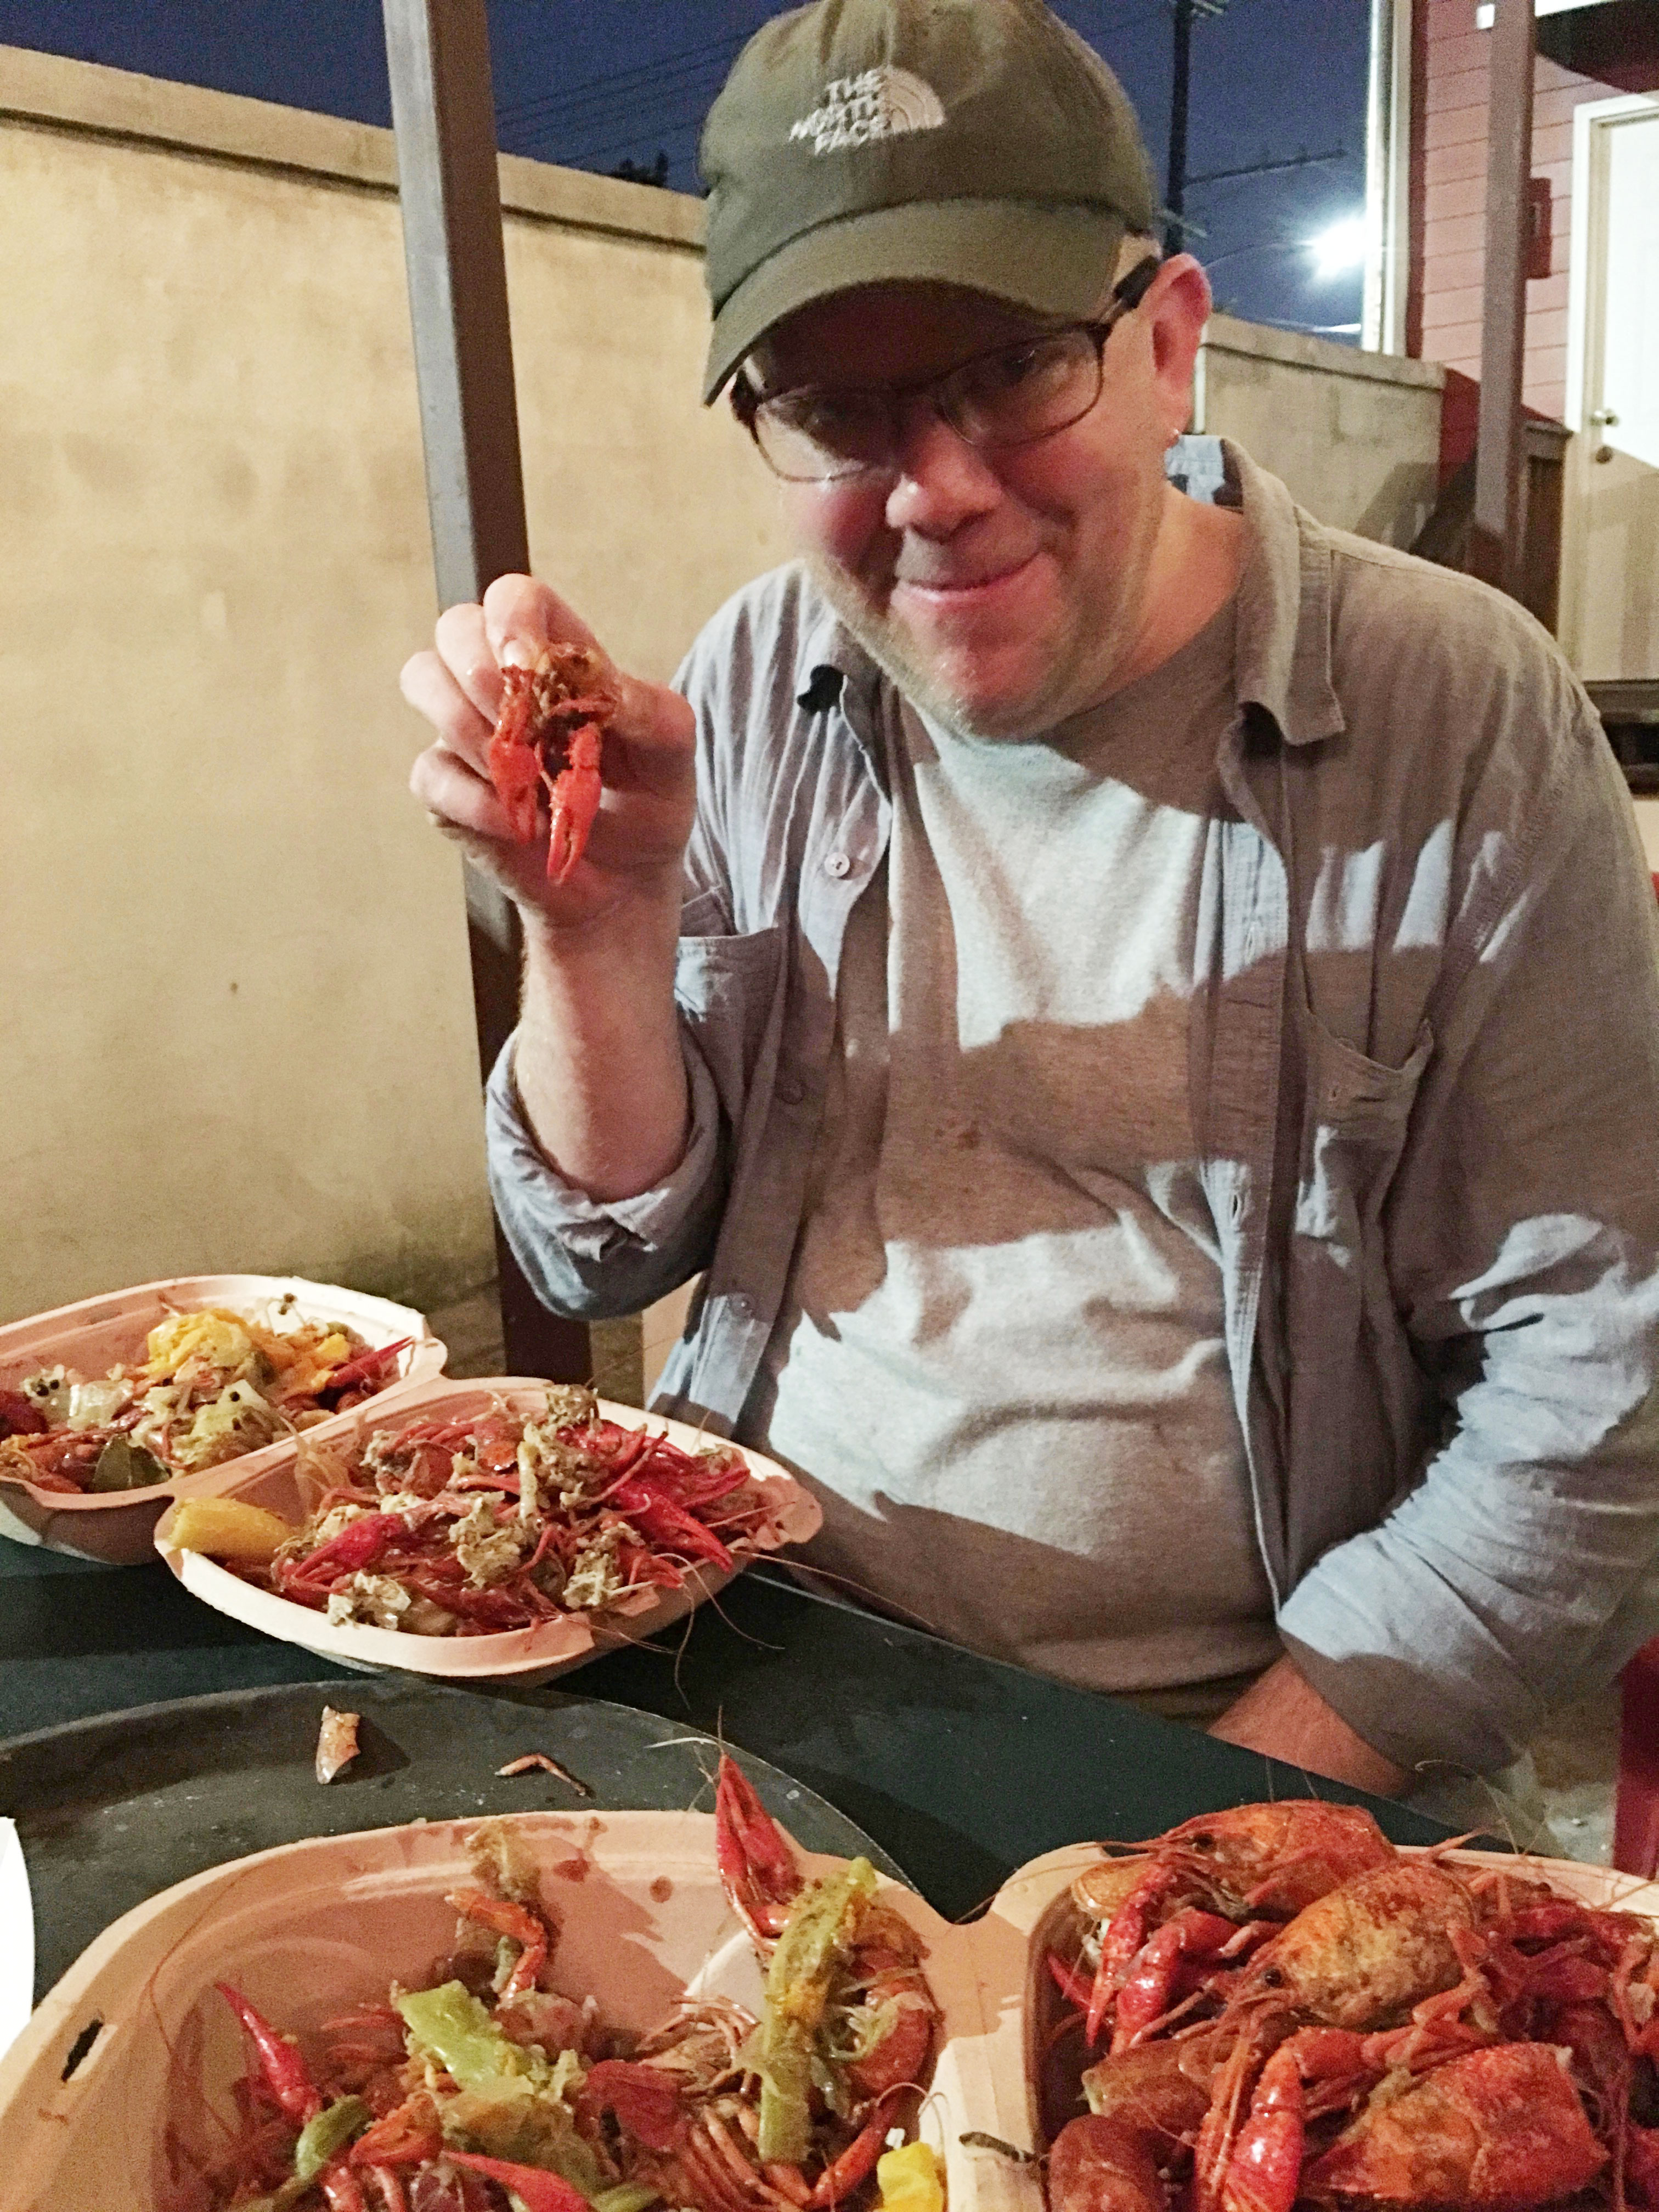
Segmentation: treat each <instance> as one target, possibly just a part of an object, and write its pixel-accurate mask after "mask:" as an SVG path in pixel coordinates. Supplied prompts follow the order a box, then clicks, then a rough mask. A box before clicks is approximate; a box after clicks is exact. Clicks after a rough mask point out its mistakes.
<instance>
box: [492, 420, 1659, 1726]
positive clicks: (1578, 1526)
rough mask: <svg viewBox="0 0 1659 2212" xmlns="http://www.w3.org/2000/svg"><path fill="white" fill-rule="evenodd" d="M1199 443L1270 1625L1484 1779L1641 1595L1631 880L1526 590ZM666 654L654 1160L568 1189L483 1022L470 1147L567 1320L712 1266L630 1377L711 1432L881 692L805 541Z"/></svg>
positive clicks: (1244, 1328)
mask: <svg viewBox="0 0 1659 2212" xmlns="http://www.w3.org/2000/svg"><path fill="white" fill-rule="evenodd" d="M1226 458H1227V465H1228V471H1229V476H1230V478H1231V482H1232V483H1234V484H1235V485H1236V486H1237V490H1238V495H1239V496H1240V497H1241V500H1242V505H1243V513H1244V520H1245V524H1246V528H1247V532H1248V539H1249V551H1248V557H1247V560H1246V564H1245V569H1244V574H1243V580H1242V583H1241V586H1240V592H1239V602H1238V622H1237V702H1238V711H1237V719H1236V720H1235V721H1234V723H1233V725H1232V726H1231V730H1230V731H1229V732H1228V734H1227V737H1226V739H1225V743H1224V744H1223V747H1222V750H1221V754H1220V757H1219V761H1218V771H1219V775H1220V777H1221V781H1222V785H1223V788H1224V790H1225V793H1226V797H1227V799H1228V802H1229V811H1226V812H1225V814H1224V816H1223V817H1222V818H1220V819H1219V820H1218V821H1217V822H1215V823H1213V824H1212V829H1211V831H1210V835H1209V841H1208V846H1207V849H1206V859H1205V865H1204V873H1203V884H1202V890H1201V896H1200V925H1199V929H1200V973H1201V976H1202V978H1203V981H1202V984H1201V987H1200V990H1199V992H1198V994H1197V995H1196V996H1195V998H1194V1004H1193V1019H1192V1022H1191V1025H1190V1033H1189V1054H1190V1068H1189V1077H1190V1085H1191V1098H1192V1110H1193V1122H1194V1132H1195V1135H1196V1139H1197V1145H1198V1153H1199V1164H1200V1176H1201V1179H1202V1182H1203V1184H1204V1188H1205V1192H1206V1196H1207V1198H1208V1200H1209V1203H1210V1206H1211V1209H1212V1214H1213V1217H1214V1219H1215V1222H1216V1225H1217V1230H1218V1237H1219V1242H1220V1248H1221V1255H1222V1265H1223V1276H1224V1290H1225V1329H1226V1340H1227V1352H1228V1360H1229V1365H1230V1368H1231V1376H1232V1386H1233V1396H1234V1401H1235V1404H1236V1406H1237V1411H1238V1416H1239V1420H1240V1424H1241V1426H1242V1428H1243V1433H1244V1438H1245V1445H1246V1450H1247V1454H1248V1458H1249V1476H1250V1484H1251V1491H1252V1495H1253V1498H1254V1502H1255V1534H1256V1541H1257V1542H1258V1544H1259V1545H1260V1547H1261V1557H1262V1560H1263V1563H1264V1565H1265V1567H1266V1569H1267V1578H1268V1581H1269V1583H1270V1585H1271V1588H1272V1590H1273V1601H1274V1607H1275V1611H1276V1614H1277V1618H1278V1623H1279V1632H1280V1634H1281V1636H1282V1638H1283V1639H1284V1642H1285V1647H1286V1649H1287V1650H1289V1651H1290V1652H1291V1655H1292V1656H1294V1658H1295V1659H1296V1661H1297V1665H1298V1666H1299V1667H1300V1668H1301V1669H1302V1670H1303V1672H1304V1674H1306V1675H1307V1677H1308V1679H1309V1680H1310V1681H1311V1682H1312V1683H1313V1685H1314V1686H1315V1687H1316V1689H1317V1690H1318V1691H1319V1692H1321V1694H1322V1695H1323V1696H1324V1697H1325V1698H1326V1699H1328V1701H1329V1703H1330V1704H1331V1705H1334V1707H1335V1708H1336V1710H1337V1711H1339V1712H1340V1713H1341V1714H1342V1715H1343V1716H1344V1717H1345V1718H1346V1720H1347V1721H1348V1722H1349V1723H1351V1724H1352V1726H1353V1727H1354V1728H1355V1729H1358V1732H1359V1733H1360V1734H1361V1735H1363V1736H1364V1737H1365V1738H1366V1739H1367V1740H1368V1741H1370V1742H1371V1743H1372V1744H1374V1745H1375V1746H1376V1747H1377V1748H1378V1749H1379V1750H1380V1751H1382V1752H1383V1753H1386V1754H1388V1755H1389V1756H1391V1757H1393V1758H1394V1759H1396V1760H1398V1761H1400V1762H1401V1763H1403V1764H1411V1763H1413V1762H1414V1761H1418V1760H1421V1759H1425V1758H1438V1759H1447V1760H1450V1761H1453V1762H1455V1763H1457V1764H1460V1765H1468V1766H1474V1767H1477V1768H1490V1767H1492V1766H1496V1765H1500V1764H1501V1763H1502V1762H1504V1760H1505V1759H1509V1758H1510V1757H1512V1756H1513V1755H1514V1753H1516V1750H1518V1749H1519V1748H1520V1747H1521V1746H1522V1745H1523V1744H1524V1742H1525V1741H1526V1740H1527V1738H1528V1735H1530V1734H1531V1733H1532V1731H1533V1729H1534V1726H1535V1724H1536V1723H1537V1720H1538V1718H1539V1717H1540V1715H1541V1711H1543V1709H1544V1708H1545V1707H1546V1706H1547V1705H1548V1704H1549V1703H1550V1702H1552V1701H1553V1699H1556V1698H1558V1697H1560V1696H1562V1695H1565V1694H1569V1693H1571V1691H1572V1690H1573V1689H1574V1688H1576V1687H1577V1685H1578V1683H1579V1682H1580V1681H1581V1680H1590V1679H1593V1678H1595V1677H1596V1676H1598V1675H1599V1676H1601V1678H1605V1677H1607V1676H1608V1675H1610V1674H1612V1673H1613V1671H1614V1670H1615V1669H1616V1668H1617V1667H1618V1666H1619V1665H1620V1664H1621V1663H1622V1662H1623V1660H1624V1659H1625V1658H1626V1656H1628V1654H1629V1653H1630V1652H1631V1651H1632V1650H1633V1649H1634V1648H1635V1647H1636V1645H1637V1644H1639V1643H1640V1642H1642V1641H1644V1639H1645V1638H1647V1637H1648V1636H1650V1635H1651V1634H1653V1633H1654V1632H1656V1630H1659V1575H1656V1574H1655V1572H1654V1571H1653V1569H1654V1563H1655V1560H1656V1556H1659V1391H1656V1387H1655V1386H1656V1381H1659V960H1656V951H1659V927H1656V917H1655V908H1654V900H1653V896H1652V892H1651V890H1650V885H1649V881H1648V878H1647V875H1646V872H1645V869H1644V863H1643V860H1642V857H1641V854H1640V850H1639V847H1638V841H1637V837H1636V833H1635V826H1634V823H1633V821H1632V816H1631V811H1630V806H1629V802H1628V799H1627V798H1626V794H1625V791H1624V787H1623V784H1622V781H1621V779H1620V775H1619V772H1618V770H1617V768H1616V766H1615V764H1614V763H1613V757H1612V755H1611V752H1610V750H1609V749H1608V747H1607V744H1606V742H1605V740H1604V738H1603V737H1602V735H1601V730H1600V727H1599V726H1598V725H1597V723H1596V720H1595V715H1594V714H1593V713H1592V711H1591V709H1590V708H1589V704H1588V702H1586V700H1585V698H1584V696H1583V692H1582V691H1581V690H1580V689H1579V687H1578V685H1577V684H1576V683H1575V681H1574V679H1573V678H1572V676H1571V672H1570V671H1568V669H1567V668H1566V666H1565V663H1564V662H1563V661H1562V659H1561V657H1560V655H1559V653H1557V651H1556V650H1555V648H1554V647H1553V644H1552V643H1551V641H1549V639H1548V638H1547V636H1546V635H1544V633H1543V632H1542V631H1541V629H1539V628H1538V627H1537V625H1536V624H1535V623H1534V622H1533V621H1532V620H1531V618H1530V617H1528V616H1527V615H1526V614H1525V613H1524V612H1522V611H1521V610H1520V609H1519V608H1518V607H1517V606H1516V605H1514V604H1513V603H1512V602H1511V601H1510V600H1508V599H1503V598H1501V597H1499V596H1498V595H1497V594H1496V593H1494V592H1490V591H1488V590H1486V588H1485V587H1484V586H1480V585H1479V584H1476V583H1474V582H1472V581H1470V580H1468V579H1466V578H1463V577H1461V576H1457V575H1454V574H1449V573H1448V572H1446V571H1444V570H1441V569H1437V568H1428V567H1425V565H1423V564H1422V563H1420V562H1413V561H1412V560H1410V559H1408V558H1407V557H1406V556H1403V555H1401V554H1398V553H1395V552H1393V551H1391V550H1389V549H1388V548H1386V547H1383V546H1379V545H1374V544H1369V543H1367V542H1365V541H1363V540H1360V539H1358V538H1350V537H1347V536H1345V535H1343V534H1342V533H1340V532H1333V531H1328V530H1326V529H1324V528H1322V526H1320V525H1319V524H1317V523H1316V522H1314V521H1313V520H1311V519H1310V517H1309V516H1307V515H1305V514H1304V513H1300V512H1299V511H1298V510H1297V508H1296V507H1294V506H1293V505H1292V503H1291V499H1290V497H1289V495H1288V494H1287V493H1286V492H1285V489H1284V487H1283V486H1282V485H1281V484H1279V483H1278V482H1277V481H1276V480H1275V479H1273V477H1268V476H1267V475H1265V474H1264V473H1263V472H1262V471H1260V470H1258V469H1256V468H1255V467H1254V466H1253V465H1252V464H1251V463H1250V462H1249V460H1248V459H1246V458H1245V457H1244V456H1243V454H1242V453H1238V452H1237V450H1236V449H1234V448H1231V447H1229V448H1228V449H1227V456H1226ZM681 687H682V689H683V690H684V691H685V693H686V695H687V696H688V697H689V698H690V700H691V702H692V703H693V705H694V706H695V707H696V710H697V716H698V723H699V729H700V745H701V751H700V757H699V808H698V817H697V823H696V829H695V831H694V834H693V837H692V841H691V845H690V851H689V854H688V859H687V870H688V883H687V896H686V902H685V907H684V918H683V921H682V932H683V934H682V939H681V944H680V953H679V967H678V985H677V989H678V1002H679V1008H680V1014H681V1024H682V1034H683V1036H684V1047H685V1054H686V1060H687V1066H688V1068H689V1071H690V1082H691V1094H692V1105H693V1125H692V1133H691V1138H690V1146H689V1148H688V1151H687V1153H686V1156H685V1158H684V1161H683V1163H682V1164H681V1166H680V1167H679V1169H678V1170H677V1171H676V1173H675V1174H674V1175H673V1176H671V1178H670V1180H669V1181H668V1182H666V1183H665V1184H664V1185H663V1186H662V1187H661V1188H659V1189H656V1190H653V1191H649V1192H647V1193H646V1194H643V1195H642V1196H641V1197H639V1198H636V1199H633V1200H628V1201H626V1202H624V1203H622V1204H619V1205H613V1206H596V1205H594V1204H593V1203H592V1201H590V1200H587V1199H586V1198H585V1197H584V1196H583V1195H582V1194H580V1193H579V1192H576V1191H574V1190H573V1189H571V1188H569V1186H568V1185H567V1184H565V1183H564V1182H562V1180H561V1179H560V1178H559V1177H558V1176H556V1174H555V1173H554V1171H553V1170H551V1169H550V1167H549V1166H548V1164H547V1163H546V1162H545V1161H544V1159H543V1158H541V1157H540V1155H539V1153H538V1152H537V1149H536V1147H535V1145H534V1143H533V1140H532V1138H531V1136H530V1134H529V1133H528V1131H527V1130H526V1127H525V1124H524V1122H523V1120H522V1117H521V1115H520V1112H519V1110H518V1108H517V1104H516V1101H515V1098H514V1096H513V1088H512V1084H511V1080H510V1076H509V1074H508V1072H507V1066H508V1063H507V1056H506V1055H504V1056H503V1060H502V1064H501V1066H499V1067H498V1068H497V1070H496V1073H495V1078H494V1079H493V1080H492V1082H491V1085H490V1087H489V1101H488V1120H489V1159H490V1170H491V1179H492V1184H493V1187H494V1189H495V1198H496V1203H497V1206H498V1207H499V1209H500V1211H501V1218H502V1221H503V1224H504V1225H505V1227H506V1230H507V1235H508V1237H509V1238H510V1239H511V1241H512V1243H513V1249H514V1250H515V1251H516V1253H517V1254H518V1256H519V1258H520V1262H521V1264H522V1265H523V1267H524V1268H525V1271H526V1274H527V1275H528V1277H529V1279H530V1280H531V1282H532V1284H533V1285H535V1287H536V1288H537V1290H538V1292H539V1294H540V1295H541V1296H542V1297H544V1299H545V1300H546V1302H547V1304H549V1305H550V1306H551V1307H553V1308H554V1309H556V1310H558V1311H561V1312H564V1313H569V1314H575V1315H580V1316H590V1317H593V1316H605V1315H610V1314H620V1313H627V1312H630V1311H634V1310H638V1309H639V1308H641V1307H642V1306H644V1305H646V1304H648V1303H650V1302H651V1301H652V1300H653V1299H654V1298H657V1297H661V1296H662V1295H663V1294H664V1293H665V1292H666V1291H670V1290H671V1289H672V1288H674V1287H675V1286H676V1285H678V1284H680V1283H682V1282H684V1281H685V1280H686V1279H688V1278H689V1277H690V1276H691V1275H693V1274H695V1273H697V1272H698V1271H699V1270H705V1271H706V1280H705V1284H704V1286H703V1290H702V1297H701V1299H700V1301H699V1304H698V1307H697V1310H696V1316H695V1321H694V1323H693V1326H692V1327H691V1328H690V1331H689V1332H688V1334H687V1336H686V1338H685V1340H684V1341H683V1342H682V1343H681V1344H680V1345H679V1346H678V1348H677V1349H676V1351H675V1352H674V1354H673V1356H672V1358H671V1361H670V1364H669V1366H668V1368H667V1370H665V1374H664V1376H663V1382H662V1388H661V1390H660V1392H659V1397H658V1401H657V1403H658V1406H659V1409H660V1410H661V1411H663V1412H665V1413H673V1414H675V1415H678V1417H679V1418H681V1419H691V1420H702V1421H704V1422H706V1423H707V1424H708V1425H709V1426H710V1427H711V1428H713V1429H724V1430H726V1431H738V1432H740V1430H741V1422H742V1419H743V1413H744V1404H745V1401H747V1399H748V1397H749V1394H750V1385H751V1383H752V1382H753V1379H754V1376H755V1374H756V1372H757V1368H758V1366H759V1364H760V1361H761V1358H762V1356H763V1352H764V1351H765V1347H766V1344H767V1341H768V1338H769V1334H770V1332H771V1329H772V1326H773V1322H774V1321H775V1317H776V1315H777V1312H778V1309H779V1305H780V1302H781V1297H782V1294H783V1291H784V1286H785V1283H786V1279H787V1273H788V1268H789V1263H790V1258H791V1255H792V1253H793V1249H794V1245H795V1240H796V1237H797V1233H798V1231H799V1226H800V1222H801V1215H802V1206H803V1195H804V1191H805V1181H806V1175H807V1169H808V1165H809V1162H810V1159H811V1152H812V1146H813V1139H814V1136H815V1134H816V1132H817V1125H818V1119H819V1115H820V1110H821V1107H822V1102H823V1089H824V1079H825V1071H826V1068H827V1066H828V1060H829V1053H830V1051H831V1048H832V1043H833V1039H834V1033H835V1024H836V976H837V970H838V963H839V959H840V954H841V947H842V934H843V932H844V930H845V927H846V923H847V918H848V914H849V913H850V911H851V909H852V907H853V905H854V902H855V901H856V899H857V898H858V896H859V895H860V892H861V891H862V890H863V888H864V886H865V885H866V884H867V883H868V881H869V880H870V877H871V875H872V872H873V871H874V869H875V868H876V867H877V866H878V863H879V861H880V860H881V857H882V855H883V854H884V851H885V849H886V845H887V839H888V834H889V825H890V808H889V802H888V798H887V794H886V793H885V791H884V788H883V784H882V778H881V772H880V768H879V761H880V757H881V755H880V748H879V746H878V744H875V743H874V742H873V732H875V730H876V728H877V726H878V718H879V717H880V716H881V715H882V714H884V713H886V712H889V711H890V708H891V694H890V687H889V686H888V684H887V680H886V678H884V677H883V676H881V675H880V674H879V672H878V671H877V670H876V669H875V668H874V667H873V666H872V664H871V663H870V662H869V660H868V659H866V656H865V655H864V654H863V653H862V652H861V651H860V648H859V647H857V646H856V645H855V644H854V641H852V640H851V639H850V638H849V637H848V635H847V633H846V632H845V631H844V630H843V629H842V627H841V625H840V624H839V623H838V622H837V620H836V617H835V616H834V615H833V613H832V612H831V611H830V610H829V608H828V606H827V605H825V604H824V602H823V599H821V598H820V597H819V596H818V595H817V592H815V591H814V589H813V588H812V586H811V583H810V581H809V580H808V578H807V577H806V575H805V572H804V571H803V570H802V569H800V568H786V569H782V570H780V571H778V572H776V573H775V574H772V575H770V576H767V577H763V579H761V580H760V581H759V582H758V583H757V584H755V585H753V586H750V588H749V589H748V590H746V591H745V592H742V593H741V594H739V596H738V598H737V599H735V600H734V601H732V604H731V605H729V606H728V607H727V608H726V610H725V611H723V612H722V613H721V614H720V616H718V617H716V619H715V620H714V622H713V623H711V624H710V625H709V626H708V629H706V630H705V631H704V632H703V634H702V636H701V637H700V638H699V640H698V641H697V643H696V647H694V648H693V651H692V653H691V654H690V659H688V661H687V663H686V665H685V667H684V670H683V671H682V676H681ZM755 1441H757V1442H761V1443H763V1441H764V1439H763V1438H757V1439H755Z"/></svg>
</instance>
